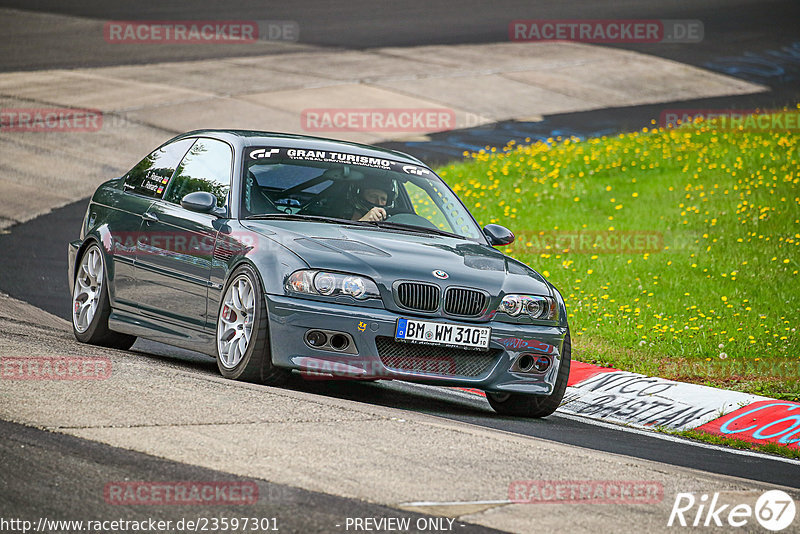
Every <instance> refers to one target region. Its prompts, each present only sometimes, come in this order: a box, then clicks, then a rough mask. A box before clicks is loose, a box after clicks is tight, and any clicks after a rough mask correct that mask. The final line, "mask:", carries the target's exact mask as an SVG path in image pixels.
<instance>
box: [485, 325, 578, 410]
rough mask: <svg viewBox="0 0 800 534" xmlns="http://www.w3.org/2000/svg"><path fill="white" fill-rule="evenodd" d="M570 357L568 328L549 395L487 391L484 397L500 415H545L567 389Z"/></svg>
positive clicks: (570, 346) (570, 344)
mask: <svg viewBox="0 0 800 534" xmlns="http://www.w3.org/2000/svg"><path fill="white" fill-rule="evenodd" d="M571 359H572V340H571V339H570V336H569V330H567V335H566V337H564V349H563V350H562V351H561V361H560V363H559V367H558V376H557V377H556V385H555V387H554V388H553V392H552V393H551V394H550V395H523V394H520V393H487V394H486V399H487V400H488V401H489V404H491V405H492V408H494V411H496V412H497V413H499V414H502V415H516V416H519V417H547V416H548V415H550V414H552V413H553V412H555V411H556V409H557V408H558V406H559V404H561V400H562V399H563V398H564V392H565V391H566V390H567V381H568V380H569V367H570V361H571Z"/></svg>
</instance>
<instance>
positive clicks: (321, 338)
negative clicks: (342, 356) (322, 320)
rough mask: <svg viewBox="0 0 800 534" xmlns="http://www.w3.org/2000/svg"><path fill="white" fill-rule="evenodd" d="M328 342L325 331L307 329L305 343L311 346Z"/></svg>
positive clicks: (319, 345)
mask: <svg viewBox="0 0 800 534" xmlns="http://www.w3.org/2000/svg"><path fill="white" fill-rule="evenodd" d="M327 342H328V336H327V335H326V334H325V332H320V331H319V330H309V331H308V332H306V343H308V344H309V345H311V346H312V347H321V346H323V345H324V344H325V343H327Z"/></svg>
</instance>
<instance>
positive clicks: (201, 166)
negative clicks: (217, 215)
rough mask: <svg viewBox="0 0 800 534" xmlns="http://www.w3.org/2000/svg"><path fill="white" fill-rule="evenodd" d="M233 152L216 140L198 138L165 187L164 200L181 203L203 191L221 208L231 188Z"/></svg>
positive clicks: (225, 144)
mask: <svg viewBox="0 0 800 534" xmlns="http://www.w3.org/2000/svg"><path fill="white" fill-rule="evenodd" d="M232 168H233V149H232V148H231V147H230V145H228V144H227V143H224V142H222V141H218V140H216V139H207V138H200V139H198V140H197V142H196V143H195V144H194V145H193V146H192V148H191V150H189V152H188V153H187V154H186V156H185V157H184V158H183V161H181V163H180V165H178V170H177V172H176V173H175V176H174V177H173V178H172V182H170V184H169V187H168V188H167V193H166V196H165V197H164V200H166V201H168V202H174V203H176V204H180V202H181V199H182V198H183V197H185V196H186V195H188V194H189V193H194V192H195V191H206V192H208V193H211V194H212V195H214V196H216V197H217V206H224V205H225V201H226V200H227V198H228V192H229V191H230V189H231V170H232Z"/></svg>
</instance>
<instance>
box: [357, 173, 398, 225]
mask: <svg viewBox="0 0 800 534" xmlns="http://www.w3.org/2000/svg"><path fill="white" fill-rule="evenodd" d="M396 197H397V192H396V190H395V185H394V180H392V179H391V178H387V177H384V176H374V177H370V178H369V179H366V180H364V181H363V183H362V182H356V183H354V184H352V185H351V186H350V191H349V193H348V195H347V198H348V205H349V206H351V207H352V212H351V213H350V215H349V216H348V217H346V218H349V219H350V220H353V221H385V220H386V217H387V216H388V214H387V212H386V210H387V209H390V208H392V207H393V206H394V200H395V198H396Z"/></svg>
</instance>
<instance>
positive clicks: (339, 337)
mask: <svg viewBox="0 0 800 534" xmlns="http://www.w3.org/2000/svg"><path fill="white" fill-rule="evenodd" d="M348 345H350V340H349V339H347V336H345V335H343V334H334V335H333V336H331V347H332V348H333V349H334V350H344V349H346V348H347V346H348Z"/></svg>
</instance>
